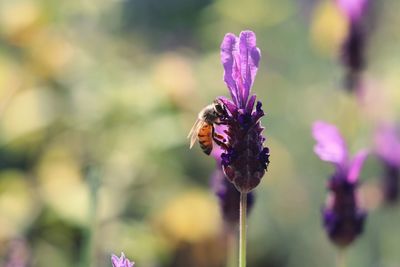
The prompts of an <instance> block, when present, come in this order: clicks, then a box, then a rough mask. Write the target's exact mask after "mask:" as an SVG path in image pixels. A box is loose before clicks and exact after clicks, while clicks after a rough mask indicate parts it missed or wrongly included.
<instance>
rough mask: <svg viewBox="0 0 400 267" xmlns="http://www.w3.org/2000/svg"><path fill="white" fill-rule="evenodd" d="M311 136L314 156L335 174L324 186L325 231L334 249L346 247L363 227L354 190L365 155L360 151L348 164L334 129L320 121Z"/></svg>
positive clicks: (347, 156) (363, 218) (347, 157)
mask: <svg viewBox="0 0 400 267" xmlns="http://www.w3.org/2000/svg"><path fill="white" fill-rule="evenodd" d="M312 134H313V137H314V138H315V140H316V141H317V144H316V145H315V147H314V151H315V153H316V154H317V155H318V156H319V158H320V159H321V160H323V161H328V162H330V163H333V164H334V166H335V173H334V174H333V175H332V176H331V178H330V180H329V182H328V190H329V191H330V192H329V195H328V201H327V204H326V206H325V207H324V208H323V211H322V217H323V222H324V226H325V230H326V231H327V233H328V236H329V238H330V239H331V240H332V241H333V242H334V243H335V244H336V245H338V246H347V245H349V244H350V243H351V242H352V241H353V240H354V239H355V238H356V237H357V236H358V235H360V234H361V233H362V231H363V227H364V222H365V218H366V212H365V211H364V210H362V209H361V208H360V207H359V203H358V201H357V186H358V176H359V174H360V170H361V167H362V165H363V163H364V161H365V159H366V157H367V155H368V152H367V151H366V150H361V151H359V152H358V153H357V154H356V155H355V156H354V158H353V159H352V160H350V159H349V155H348V151H347V147H346V144H345V141H344V140H343V137H342V136H341V135H340V133H339V131H338V130H337V128H336V127H335V126H334V125H331V124H328V123H325V122H322V121H319V122H315V123H314V125H313V129H312Z"/></svg>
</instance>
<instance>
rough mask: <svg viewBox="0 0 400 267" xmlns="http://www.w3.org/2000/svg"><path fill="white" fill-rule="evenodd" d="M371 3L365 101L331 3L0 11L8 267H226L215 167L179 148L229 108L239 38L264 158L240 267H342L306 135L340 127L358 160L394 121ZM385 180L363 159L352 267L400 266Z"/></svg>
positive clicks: (385, 10)
mask: <svg viewBox="0 0 400 267" xmlns="http://www.w3.org/2000/svg"><path fill="white" fill-rule="evenodd" d="M373 2H374V3H375V5H374V11H375V12H374V14H375V15H374V23H373V24H372V26H371V33H370V36H369V43H368V52H367V55H368V69H367V71H366V72H365V73H364V74H363V91H362V93H358V94H351V93H349V92H347V91H346V90H345V89H344V86H343V75H344V70H343V67H342V66H341V65H340V63H339V59H338V53H339V52H338V51H339V48H340V46H341V43H342V42H343V38H344V36H345V33H346V23H345V21H344V19H343V16H342V15H341V13H340V12H339V11H338V8H337V7H336V6H335V4H334V2H333V1H331V0H298V1H295V0H281V1H274V0H248V1H240V0H235V1H231V0H185V1H184V0H168V1H165V0H82V1H52V0H1V1H0V266H19V267H24V266H33V267H36V266H40V267H50V266H58V267H64V266H81V267H83V266H96V267H105V266H111V262H110V255H111V253H115V254H118V255H119V254H120V252H121V251H124V252H125V254H126V255H127V257H129V258H130V259H131V260H134V261H135V262H136V264H137V266H138V267H156V266H160V267H161V266H163V267H164V266H165V267H187V266H191V267H203V266H204V267H206V266H207V267H214V266H215V267H222V266H225V256H226V255H225V254H226V252H225V245H224V238H223V237H222V236H223V233H224V230H223V225H224V224H223V222H222V219H221V215H220V212H219V206H218V200H217V198H216V197H215V196H214V194H213V193H212V192H211V190H210V176H211V174H212V172H213V171H214V170H215V161H214V160H213V159H212V158H211V157H206V156H205V154H203V152H202V151H201V149H200V148H199V147H198V146H195V147H194V149H192V150H189V144H188V140H187V139H186V136H187V134H188V132H189V130H190V128H191V126H192V124H193V123H194V121H195V120H196V117H197V114H198V112H199V111H200V110H201V109H202V108H203V107H204V106H206V105H207V104H209V103H211V102H212V100H213V99H214V98H215V97H216V96H220V95H226V96H227V95H228V91H227V89H226V87H225V85H224V83H223V81H222V73H223V70H222V67H221V63H220V57H219V46H220V42H221V40H222V38H223V36H224V34H225V33H227V32H233V33H235V34H239V32H240V31H241V30H244V29H251V30H253V31H255V32H256V34H257V37H258V40H257V44H258V47H259V48H260V49H261V52H262V60H261V63H260V68H259V72H258V76H257V79H256V81H255V84H254V87H253V91H254V92H256V93H257V95H258V98H259V99H260V100H261V101H262V102H263V104H264V110H265V112H266V114H267V115H266V116H265V117H264V118H263V121H262V123H263V125H264V126H265V127H266V131H265V134H266V136H267V142H266V145H267V146H268V147H269V148H270V150H271V164H270V166H269V170H268V172H267V173H266V175H265V176H264V178H263V181H262V183H261V185H260V186H259V187H258V188H257V189H256V190H255V194H256V199H255V206H254V209H253V212H252V214H251V215H250V217H249V228H248V229H249V240H248V265H249V266H252V267H265V266H270V267H273V266H281V267H283V266H287V267H298V266H315V267H317V266H328V267H330V266H334V263H335V260H334V259H335V253H336V250H335V247H334V246H333V245H332V244H331V243H330V242H329V240H328V238H327V237H326V235H325V232H324V229H323V228H322V226H321V220H320V212H321V207H322V206H323V204H324V202H325V196H326V189H325V184H326V181H327V179H328V178H329V176H330V175H331V174H332V172H333V167H332V166H330V165H329V164H327V163H324V162H321V161H320V160H319V159H318V158H317V157H316V156H315V154H314V153H313V150H312V147H313V145H314V141H313V140H312V138H311V135H310V128H311V124H312V122H313V121H314V120H317V119H322V120H326V121H328V122H331V123H335V124H336V125H337V126H338V127H339V129H340V130H341V131H342V133H343V135H344V136H345V138H346V140H347V142H348V145H349V148H350V151H351V153H355V152H356V151H357V150H358V149H360V148H363V147H371V146H372V144H373V136H374V131H375V128H376V125H378V124H379V123H380V122H381V121H396V120H398V119H399V118H400V90H399V86H400V76H399V67H400V60H399V59H400V46H399V45H398V43H399V41H400V32H399V30H398V25H399V24H400V17H399V16H398V12H397V11H398V10H399V9H400V2H399V1H397V0H385V1H383V0H381V1H378V0H377V1H373ZM381 174H382V167H381V166H380V164H379V162H378V160H377V159H376V158H374V157H370V158H369V159H368V161H367V162H366V165H365V168H364V169H363V171H362V174H361V181H362V186H361V199H362V204H363V206H364V207H365V208H366V209H368V211H369V216H368V219H367V224H366V228H365V233H364V234H363V235H362V236H361V237H360V238H359V239H358V240H356V242H355V243H354V244H353V246H352V247H351V248H350V249H349V251H348V266H352V267H361V266H362V267H367V266H371V267H372V266H380V267H384V266H385V267H386V266H387V267H396V266H400V254H399V253H398V251H399V249H400V238H398V237H399V235H400V227H399V224H398V222H399V220H400V209H399V206H398V205H397V204H394V205H391V206H387V205H385V204H384V203H383V201H382V193H381ZM10 262H11V263H12V262H13V263H14V264H19V265H10V264H11V263H10ZM7 264H8V265H7Z"/></svg>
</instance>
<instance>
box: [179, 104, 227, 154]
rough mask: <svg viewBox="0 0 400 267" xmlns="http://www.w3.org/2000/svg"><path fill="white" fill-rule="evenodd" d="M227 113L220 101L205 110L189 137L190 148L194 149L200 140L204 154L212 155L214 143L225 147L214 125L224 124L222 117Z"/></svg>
mask: <svg viewBox="0 0 400 267" xmlns="http://www.w3.org/2000/svg"><path fill="white" fill-rule="evenodd" d="M225 113H226V109H225V106H224V104H223V103H221V102H220V101H219V100H214V102H213V103H212V104H211V105H208V106H206V107H205V108H203V109H202V110H201V111H200V113H199V116H198V118H197V120H196V122H195V123H194V125H193V127H192V129H191V130H190V132H189V135H188V136H187V138H190V148H192V147H193V145H194V143H195V142H196V140H199V144H200V147H201V149H202V150H203V152H204V153H206V154H207V155H210V153H211V151H212V149H213V141H214V142H215V143H217V144H218V145H220V146H225V143H224V141H225V139H224V137H223V136H221V135H219V134H217V133H216V132H215V129H214V124H216V125H220V124H223V123H222V122H221V117H222V116H223V115H224V114H225ZM221 140H222V141H221Z"/></svg>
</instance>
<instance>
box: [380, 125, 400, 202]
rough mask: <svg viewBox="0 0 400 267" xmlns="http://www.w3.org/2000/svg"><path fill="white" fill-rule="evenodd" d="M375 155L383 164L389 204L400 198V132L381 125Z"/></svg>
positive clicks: (385, 191)
mask: <svg viewBox="0 0 400 267" xmlns="http://www.w3.org/2000/svg"><path fill="white" fill-rule="evenodd" d="M375 153H376V154H377V156H378V157H379V159H380V160H381V161H382V163H383V167H384V176H383V178H384V180H383V191H384V196H385V200H386V202H387V203H394V202H396V200H397V199H398V197H399V180H400V131H398V129H396V128H395V127H394V126H392V125H388V124H386V125H381V126H380V127H379V128H378V130H377V132H376V134H375Z"/></svg>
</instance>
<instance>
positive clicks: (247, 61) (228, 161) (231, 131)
mask: <svg viewBox="0 0 400 267" xmlns="http://www.w3.org/2000/svg"><path fill="white" fill-rule="evenodd" d="M260 57H261V53H260V50H259V49H258V47H257V46H256V35H255V34H254V33H253V32H252V31H243V32H241V33H240V35H239V37H236V36H235V35H234V34H232V33H228V34H226V35H225V37H224V39H223V41H222V44H221V62H222V65H223V67H224V81H225V83H226V85H227V87H228V89H229V92H230V94H231V98H232V100H229V99H227V98H225V97H219V98H218V99H219V100H220V101H221V102H222V103H223V104H224V105H225V107H226V110H227V112H226V116H224V117H223V118H221V122H222V123H224V124H225V125H226V126H227V129H226V130H225V131H224V133H225V135H226V139H227V143H226V147H224V152H223V153H222V154H221V163H222V167H223V170H224V173H225V175H226V177H227V178H228V180H229V181H231V182H232V183H233V184H234V185H235V186H236V188H237V189H238V190H239V191H240V192H244V193H245V192H250V191H251V190H252V189H254V188H255V187H256V186H257V185H258V184H259V183H260V181H261V178H262V177H263V176H264V174H265V170H266V169H267V166H268V164H269V149H268V148H267V147H264V146H263V143H264V141H265V138H264V137H263V136H262V134H261V133H262V131H263V127H261V124H260V118H261V117H263V116H264V112H263V110H262V109H261V102H259V101H258V102H257V104H256V107H255V108H254V104H255V101H256V95H252V96H250V91H251V87H252V86H253V82H254V79H255V76H256V74H257V70H258V64H259V61H260Z"/></svg>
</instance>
